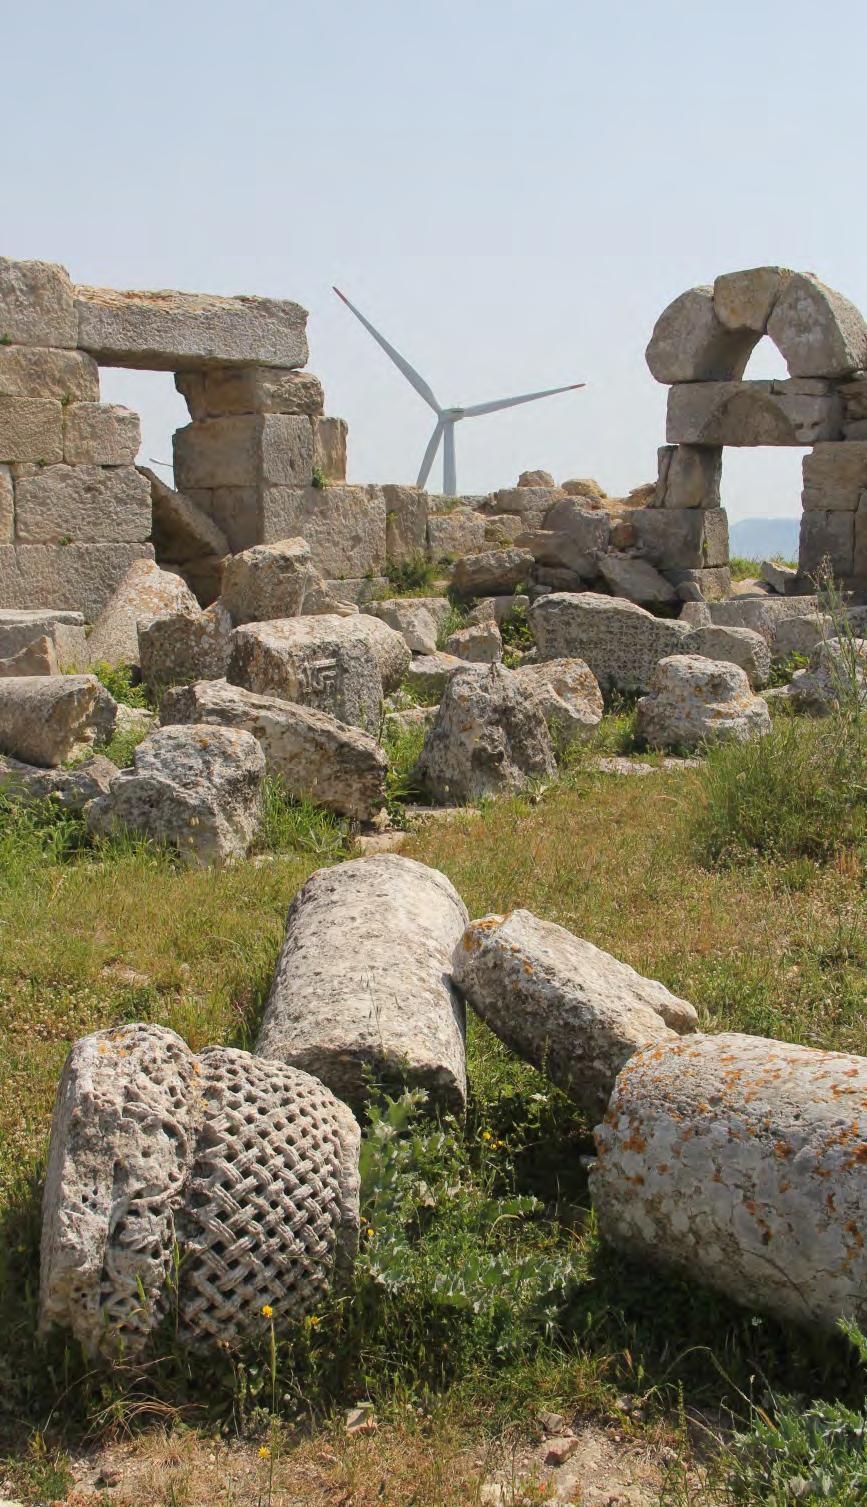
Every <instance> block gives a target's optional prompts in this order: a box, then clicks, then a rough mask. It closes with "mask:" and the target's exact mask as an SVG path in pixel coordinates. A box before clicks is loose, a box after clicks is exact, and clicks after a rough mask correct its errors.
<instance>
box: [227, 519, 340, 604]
mask: <svg viewBox="0 0 867 1507" xmlns="http://www.w3.org/2000/svg"><path fill="white" fill-rule="evenodd" d="M320 596H321V597H327V593H326V591H325V583H324V582H323V580H322V577H321V576H320V574H319V572H318V571H317V570H316V569H315V567H314V565H313V560H312V552H311V549H310V545H309V544H308V543H307V540H306V539H301V538H297V539H281V540H280V541H279V542H278V543H276V544H257V545H255V546H254V547H253V548H252V549H246V550H243V551H241V553H240V554H237V555H234V556H233V557H232V559H230V560H228V561H227V563H226V567H225V570H224V571H223V584H222V590H221V593H220V600H221V602H222V605H223V606H224V607H225V608H226V610H227V611H228V612H230V613H231V615H232V618H233V620H234V622H235V623H236V625H240V624H241V623H264V622H269V621H271V620H273V619H275V618H282V617H300V616H301V615H302V614H303V613H304V612H306V611H309V603H308V598H309V599H310V602H311V603H312V601H313V598H314V597H320ZM336 607H337V604H336V603H334V602H331V601H329V602H328V605H327V610H330V611H334V610H335V609H336ZM316 610H318V608H317V609H316Z"/></svg>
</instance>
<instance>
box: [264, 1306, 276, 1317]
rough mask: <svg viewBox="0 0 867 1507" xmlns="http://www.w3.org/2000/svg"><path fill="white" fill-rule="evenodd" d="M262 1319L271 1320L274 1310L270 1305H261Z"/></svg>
mask: <svg viewBox="0 0 867 1507" xmlns="http://www.w3.org/2000/svg"><path fill="white" fill-rule="evenodd" d="M262 1317H263V1319H273V1317H274V1310H273V1308H272V1307H271V1304H270V1303H263V1305H262Z"/></svg>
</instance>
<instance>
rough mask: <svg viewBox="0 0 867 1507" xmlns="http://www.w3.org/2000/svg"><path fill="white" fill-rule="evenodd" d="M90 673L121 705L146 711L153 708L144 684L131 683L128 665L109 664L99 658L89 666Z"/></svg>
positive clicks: (130, 672)
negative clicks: (97, 662) (98, 660)
mask: <svg viewBox="0 0 867 1507" xmlns="http://www.w3.org/2000/svg"><path fill="white" fill-rule="evenodd" d="M91 674H92V675H95V676H96V678H97V680H98V681H99V682H100V683H101V684H102V685H104V686H105V689H106V690H107V691H108V692H109V693H110V694H111V695H112V696H113V697H114V699H115V701H118V702H120V703H121V704H122V705H123V706H133V707H138V708H144V709H145V710H147V711H153V710H154V705H153V702H152V701H151V699H150V697H149V696H148V693H147V690H146V688H145V686H143V685H141V684H139V685H134V684H133V680H132V671H131V670H130V668H129V665H110V664H106V662H105V661H104V660H101V661H100V662H99V664H95V665H92V666H91Z"/></svg>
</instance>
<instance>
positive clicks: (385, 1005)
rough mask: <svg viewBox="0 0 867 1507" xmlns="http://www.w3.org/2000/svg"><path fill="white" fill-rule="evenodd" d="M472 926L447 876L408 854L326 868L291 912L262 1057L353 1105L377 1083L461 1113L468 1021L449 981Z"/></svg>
mask: <svg viewBox="0 0 867 1507" xmlns="http://www.w3.org/2000/svg"><path fill="white" fill-rule="evenodd" d="M466 923H467V911H466V907H465V906H464V904H463V901H462V900H461V898H460V896H459V895H458V894H457V892H456V890H455V889H454V888H453V886H452V885H451V884H450V883H449V881H448V879H447V878H446V877H445V875H444V874H441V873H439V872H438V870H436V869H429V868H426V867H425V865H424V864H421V863H415V862H414V861H413V860H412V859H410V858H400V857H398V856H397V854H394V853H383V854H379V855H377V856H376V857H375V858H361V859H356V860H354V861H353V862H351V863H343V864H340V865H339V866H338V867H336V868H329V869H319V870H318V871H317V872H316V873H315V874H313V875H312V876H311V878H310V879H308V881H307V883H306V884H305V885H304V887H303V889H302V890H301V891H300V892H299V894H298V895H297V896H296V898H295V901H294V902H293V905H292V908H291V909H290V911H289V915H288V918H287V921H286V936H285V939H284V942H283V949H282V952H281V954H280V959H279V962H278V964H277V972H276V974H275V977H274V983H273V985H272V987H271V994H270V997H269V1000H268V1004H267V1006H266V1008H265V1018H264V1020H263V1022H262V1029H261V1031H260V1033H259V1040H258V1042H257V1044H256V1050H257V1052H258V1053H259V1054H260V1055H261V1056H263V1057H276V1058H278V1059H279V1060H280V1061H281V1062H288V1063H291V1064H292V1066H293V1067H300V1068H304V1069H305V1070H306V1071H307V1072H311V1073H314V1074H315V1075H316V1077H317V1078H321V1079H322V1081H323V1083H327V1084H328V1086H329V1088H331V1089H333V1091H334V1092H335V1093H336V1094H338V1095H339V1097H340V1098H341V1099H346V1100H347V1101H348V1102H349V1103H350V1104H360V1103H363V1101H364V1099H365V1098H366V1097H367V1095H368V1093H369V1087H370V1081H371V1078H372V1081H373V1082H374V1083H387V1084H389V1085H391V1086H393V1085H394V1083H395V1082H396V1081H399V1082H405V1083H407V1084H409V1085H411V1086H414V1087H421V1088H425V1089H427V1090H428V1092H429V1094H430V1096H431V1099H432V1100H433V1102H434V1103H435V1104H436V1105H438V1106H440V1107H442V1108H444V1109H449V1110H452V1111H454V1112H455V1113H458V1114H462V1113H463V1111H464V1108H465V1104H466V1065H465V1058H464V1014H463V1008H462V1006H461V1004H460V1002H459V1000H458V998H457V996H456V994H455V993H454V991H453V989H452V986H451V981H450V978H449V973H450V968H451V958H452V953H453V951H454V948H455V944H456V942H457V941H458V938H459V937H460V936H461V933H462V932H463V929H464V927H465V926H466ZM368 1074H369V1075H370V1077H369V1076H368Z"/></svg>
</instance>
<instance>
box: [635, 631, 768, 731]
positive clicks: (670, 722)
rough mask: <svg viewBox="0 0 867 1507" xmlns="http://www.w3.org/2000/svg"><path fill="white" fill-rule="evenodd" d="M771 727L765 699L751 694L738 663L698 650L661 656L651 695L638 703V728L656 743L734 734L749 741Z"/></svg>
mask: <svg viewBox="0 0 867 1507" xmlns="http://www.w3.org/2000/svg"><path fill="white" fill-rule="evenodd" d="M697 631H698V632H699V633H701V632H703V631H705V630H703V629H698V630H697ZM691 647H692V640H691V639H690V640H689V643H688V648H689V649H691ZM770 730H771V717H770V713H769V711H768V706H767V702H766V701H763V700H762V698H761V697H760V696H754V695H753V693H752V691H751V690H750V683H749V680H748V679H747V675H746V672H745V671H744V670H742V669H741V667H740V665H736V664H732V663H731V662H730V661H725V660H718V659H705V658H704V657H703V656H702V655H700V654H694V653H689V652H687V653H686V654H672V655H670V656H669V657H668V658H666V659H661V660H660V662H659V664H658V665H657V666H656V670H655V672H654V676H653V680H652V681H651V687H650V693H649V695H647V696H642V697H641V699H640V701H639V703H638V718H637V722H636V731H637V732H638V734H639V736H640V737H642V738H644V739H645V740H646V742H647V743H649V744H650V745H651V747H653V748H697V747H698V746H699V745H700V744H702V743H718V742H721V741H728V740H732V739H734V740H737V742H739V743H746V742H749V741H750V740H751V739H752V738H761V737H763V736H764V735H765V733H769V732H770Z"/></svg>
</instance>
